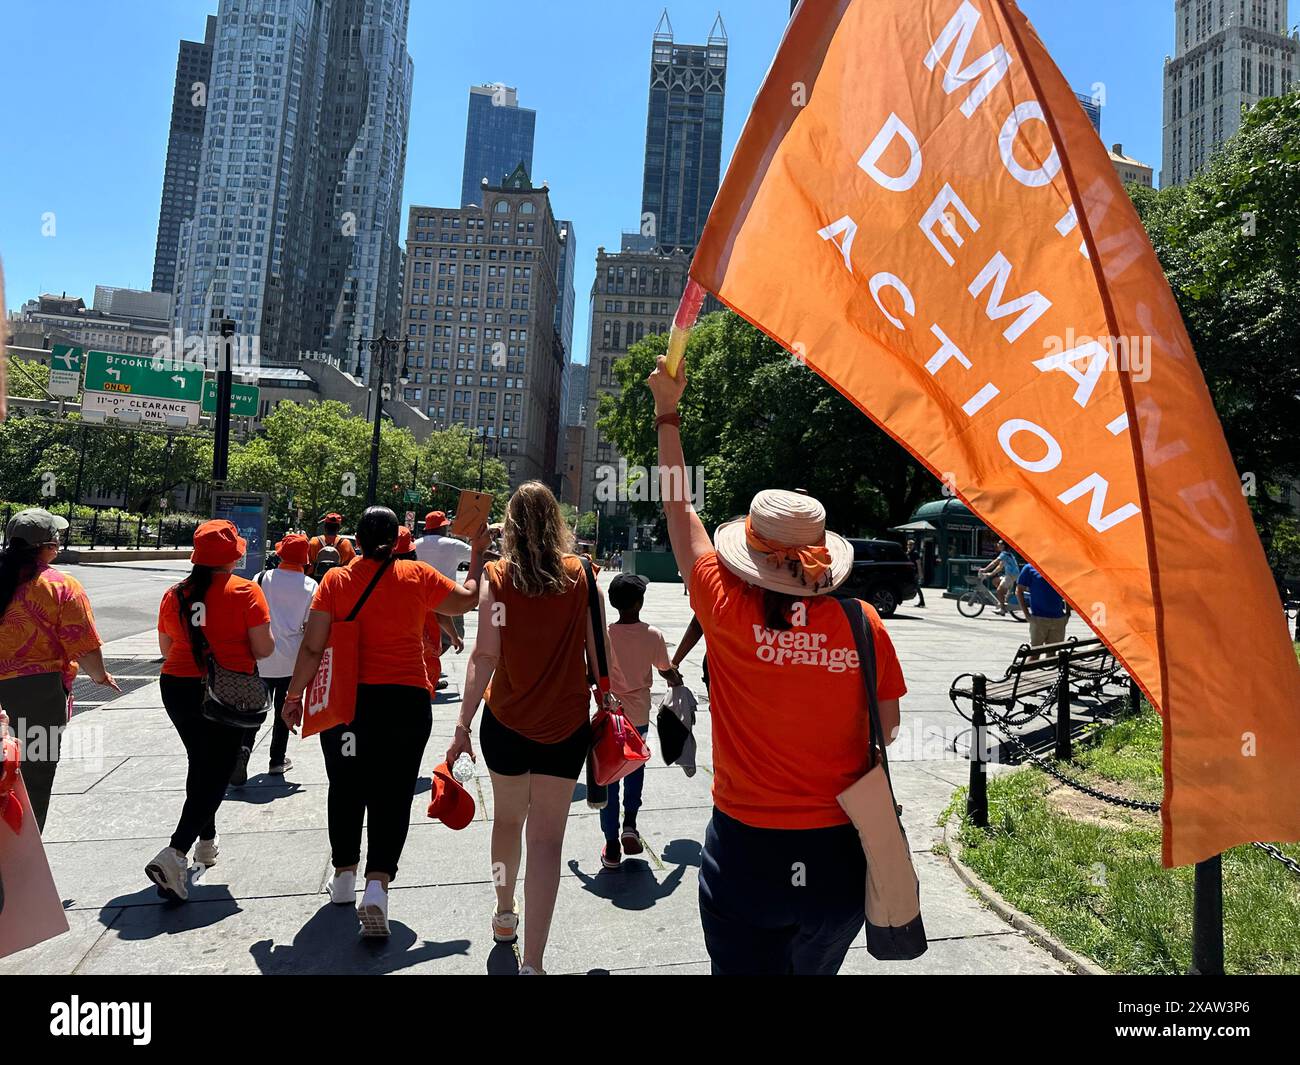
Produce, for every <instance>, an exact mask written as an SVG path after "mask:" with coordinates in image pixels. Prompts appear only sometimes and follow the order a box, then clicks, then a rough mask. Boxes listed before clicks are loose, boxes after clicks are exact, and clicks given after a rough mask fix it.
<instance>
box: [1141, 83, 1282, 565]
mask: <svg viewBox="0 0 1300 1065" xmlns="http://www.w3.org/2000/svg"><path fill="white" fill-rule="evenodd" d="M1131 192H1132V194H1133V198H1134V201H1135V203H1136V204H1137V208H1138V213H1139V214H1140V215H1141V217H1142V221H1143V223H1144V224H1145V225H1146V228H1147V232H1148V233H1149V234H1150V237H1151V242H1152V244H1153V245H1154V247H1155V250H1156V253H1157V255H1159V257H1160V262H1161V264H1162V265H1163V266H1164V268H1165V273H1166V275H1167V276H1168V278H1169V283H1170V285H1171V286H1172V287H1173V290H1174V295H1175V296H1176V297H1177V299H1178V305H1179V307H1180V308H1181V309H1182V312H1183V319H1184V321H1185V322H1186V324H1187V330H1188V332H1189V333H1190V335H1191V339H1192V345H1193V348H1194V349H1195V351H1196V355H1197V358H1198V360H1199V361H1200V364H1201V367H1202V369H1203V371H1204V373H1205V378H1206V381H1207V383H1208V384H1209V388H1210V393H1211V395H1212V396H1213V398H1214V405H1215V408H1216V410H1217V411H1218V414H1219V418H1220V420H1221V421H1222V422H1223V428H1224V432H1225V434H1226V436H1227V439H1228V447H1229V448H1230V449H1231V451H1232V455H1233V458H1234V459H1235V461H1236V463H1237V468H1238V469H1239V470H1240V471H1241V473H1242V475H1243V477H1246V478H1248V479H1247V484H1248V485H1249V484H1250V483H1252V482H1253V483H1254V484H1255V485H1256V486H1257V491H1256V492H1255V494H1254V495H1253V497H1252V499H1251V505H1252V508H1253V509H1254V511H1255V515H1256V520H1257V522H1258V524H1259V526H1260V531H1261V533H1262V535H1263V537H1264V540H1265V543H1266V545H1267V544H1268V542H1269V541H1270V540H1271V538H1272V536H1273V534H1274V531H1275V529H1276V528H1277V525H1278V523H1279V522H1280V521H1281V520H1283V519H1284V514H1285V507H1284V505H1283V504H1282V502H1281V497H1282V496H1283V488H1284V486H1285V485H1287V484H1294V482H1295V481H1296V479H1297V478H1300V447H1297V446H1296V427H1297V426H1300V345H1298V344H1297V337H1300V267H1298V266H1297V264H1298V263H1300V92H1293V93H1290V94H1288V95H1287V96H1283V97H1275V98H1272V99H1266V100H1261V101H1260V102H1259V103H1258V104H1256V105H1255V106H1254V107H1253V108H1252V109H1251V110H1250V111H1249V112H1247V114H1246V115H1245V116H1244V118H1243V121H1242V126H1241V130H1240V132H1238V134H1237V135H1236V136H1235V137H1233V138H1232V140H1230V141H1229V142H1228V143H1227V144H1225V145H1224V146H1223V147H1222V148H1221V149H1220V150H1219V151H1218V152H1217V153H1216V154H1215V155H1214V157H1213V158H1212V159H1211V160H1210V162H1209V164H1208V165H1207V166H1206V167H1205V169H1204V170H1202V171H1201V172H1200V173H1199V174H1197V175H1196V176H1195V177H1194V178H1192V179H1191V180H1190V181H1189V182H1188V183H1187V184H1186V185H1179V186H1174V187H1171V188H1167V189H1162V190H1160V191H1159V192H1156V191H1154V190H1151V189H1140V188H1137V187H1133V188H1132V189H1131Z"/></svg>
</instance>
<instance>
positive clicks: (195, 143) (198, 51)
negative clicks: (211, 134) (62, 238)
mask: <svg viewBox="0 0 1300 1065" xmlns="http://www.w3.org/2000/svg"><path fill="white" fill-rule="evenodd" d="M216 35H217V20H216V17H215V16H213V15H209V16H208V23H207V30H206V32H205V33H204V35H203V40H202V41H181V47H180V52H179V54H178V55H177V57H176V84H175V88H174V89H173V90H172V120H171V128H170V130H169V131H168V134H167V167H166V170H165V171H164V172H163V187H162V205H161V207H159V209H158V243H157V245H156V247H155V248H154V253H153V285H152V288H153V291H154V292H165V293H167V295H169V296H170V295H171V294H172V290H173V289H174V288H175V286H176V245H177V242H178V241H179V240H180V235H181V224H182V223H183V222H184V221H185V220H186V219H187V218H191V217H193V215H194V196H195V193H196V192H197V191H198V187H199V161H200V156H202V154H203V122H204V118H205V117H206V116H207V113H208V108H207V89H208V78H209V75H210V74H211V72H212V42H213V41H214V40H215V39H216Z"/></svg>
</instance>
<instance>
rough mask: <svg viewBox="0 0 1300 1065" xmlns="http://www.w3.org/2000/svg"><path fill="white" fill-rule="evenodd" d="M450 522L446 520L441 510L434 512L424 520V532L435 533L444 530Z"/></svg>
mask: <svg viewBox="0 0 1300 1065" xmlns="http://www.w3.org/2000/svg"><path fill="white" fill-rule="evenodd" d="M450 524H451V522H449V521H448V520H447V515H446V514H444V513H443V512H442V511H441V510H435V511H434V512H433V513H432V514H430V515H429V516H428V517H427V518H425V519H424V531H425V532H437V531H438V530H439V529H445V528H446V527H447V526H448V525H450Z"/></svg>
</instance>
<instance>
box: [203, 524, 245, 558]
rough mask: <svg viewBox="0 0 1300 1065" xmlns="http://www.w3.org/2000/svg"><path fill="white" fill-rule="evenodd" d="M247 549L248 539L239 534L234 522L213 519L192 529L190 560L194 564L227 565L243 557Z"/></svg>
mask: <svg viewBox="0 0 1300 1065" xmlns="http://www.w3.org/2000/svg"><path fill="white" fill-rule="evenodd" d="M247 550H248V541H247V540H245V539H244V538H243V537H242V536H240V535H239V530H238V529H236V528H235V525H234V522H229V521H224V520H222V519H215V520H213V521H205V522H204V523H203V524H202V525H200V526H199V527H198V528H197V529H195V530H194V551H193V553H192V554H191V555H190V561H191V562H192V563H194V565H196V566H212V567H214V568H217V567H220V566H229V565H230V563H232V562H238V561H239V560H240V559H241V558H243V557H244V553H245V552H246V551H247Z"/></svg>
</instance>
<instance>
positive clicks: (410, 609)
mask: <svg viewBox="0 0 1300 1065" xmlns="http://www.w3.org/2000/svg"><path fill="white" fill-rule="evenodd" d="M380 565H381V564H380V563H379V562H376V561H374V560H373V559H367V558H358V559H356V560H355V561H354V562H353V563H352V564H351V565H350V566H347V567H340V568H338V569H332V570H330V571H329V572H328V573H327V574H325V577H324V579H323V580H322V581H321V586H320V588H319V589H318V590H317V592H316V598H315V599H314V600H312V604H311V608H312V610H319V611H321V612H322V613H325V614H329V615H330V616H331V617H332V618H333V619H334V620H335V621H346V620H347V619H348V617H349V615H351V613H352V610H353V608H354V607H355V606H356V605H357V602H358V600H360V598H361V596H362V594H363V593H364V592H365V590H366V589H367V588H368V587H370V582H371V581H373V580H374V579H375V573H376V572H378V570H379V566H380ZM455 587H456V585H455V584H453V583H452V582H451V581H449V580H448V579H447V578H446V577H444V576H443V575H442V574H441V573H439V572H438V571H437V570H435V569H434V568H433V567H432V566H426V565H425V564H424V563H423V562H394V563H393V564H392V565H391V566H389V567H388V572H387V573H385V574H384V576H383V578H382V579H381V580H380V582H379V584H378V585H376V586H375V590H374V591H373V592H371V593H370V598H369V599H367V600H366V604H365V606H363V607H362V608H361V613H360V614H358V615H357V619H356V620H357V625H358V626H359V630H358V631H359V632H360V635H361V639H360V641H359V645H360V646H359V658H360V661H359V663H358V669H357V683H359V684H397V685H402V686H405V687H410V688H426V687H428V684H429V678H428V676H427V674H426V673H425V666H424V625H425V621H426V620H427V618H428V615H429V611H430V610H436V609H437V608H438V607H439V606H440V605H441V603H442V601H443V600H444V599H446V598H447V596H448V595H450V594H451V592H452V591H453V590H454V589H455ZM435 683H437V682H436V679H435Z"/></svg>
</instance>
